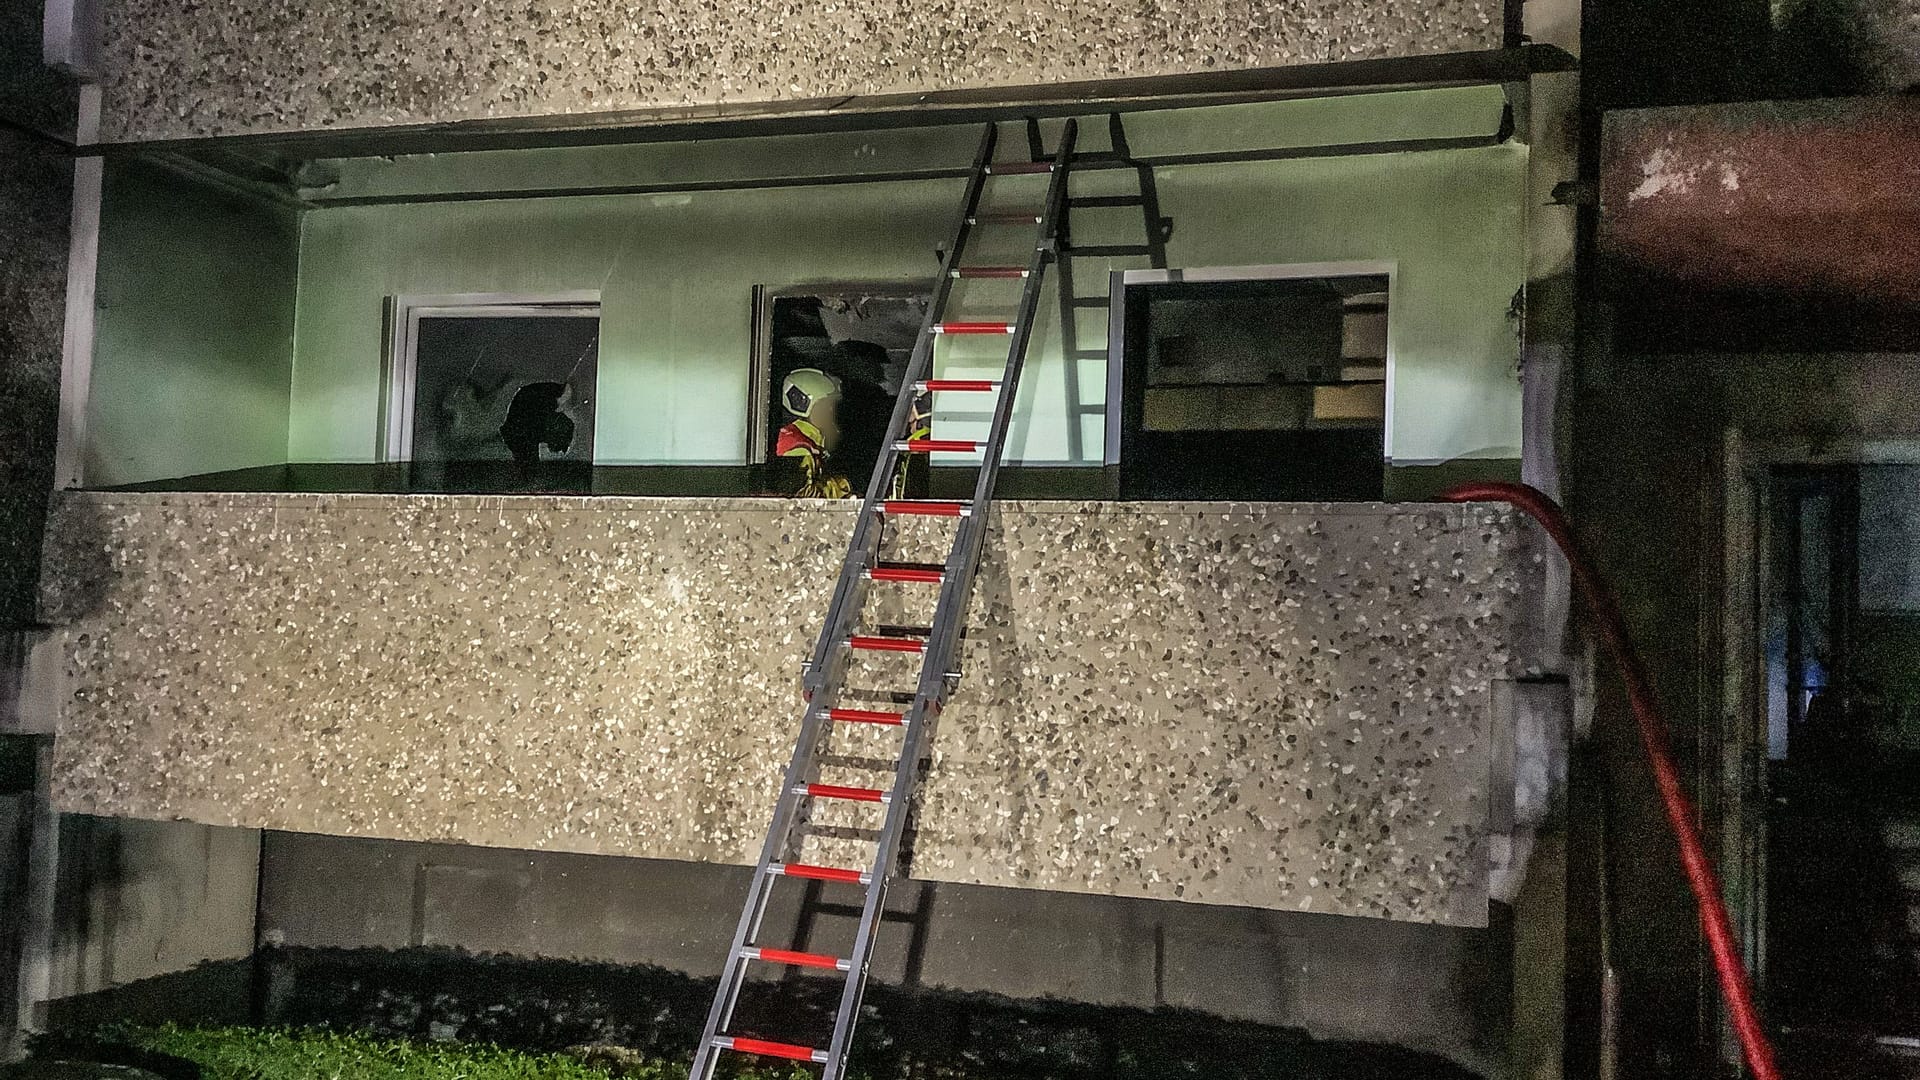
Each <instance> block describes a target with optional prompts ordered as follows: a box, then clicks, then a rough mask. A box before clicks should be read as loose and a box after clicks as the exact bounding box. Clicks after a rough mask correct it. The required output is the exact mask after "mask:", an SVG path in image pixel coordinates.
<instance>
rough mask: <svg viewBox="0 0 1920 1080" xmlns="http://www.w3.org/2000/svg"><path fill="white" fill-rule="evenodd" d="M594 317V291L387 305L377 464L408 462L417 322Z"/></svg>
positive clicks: (440, 296)
mask: <svg viewBox="0 0 1920 1080" xmlns="http://www.w3.org/2000/svg"><path fill="white" fill-rule="evenodd" d="M464 318H474V319H482V318H510V319H528V318H533V319H538V318H572V319H578V318H591V319H595V320H598V319H599V318H600V290H598V289H578V290H573V291H569V292H552V293H432V294H419V295H402V296H394V297H391V298H389V299H388V301H387V357H386V370H385V373H384V381H385V392H384V393H383V394H382V395H381V410H382V414H383V415H382V416H381V418H380V460H381V461H412V460H413V405H414V400H413V399H414V388H415V384H416V382H417V381H418V377H419V368H418V364H419V358H418V356H417V355H416V350H417V349H418V348H419V346H420V320H421V319H464Z"/></svg>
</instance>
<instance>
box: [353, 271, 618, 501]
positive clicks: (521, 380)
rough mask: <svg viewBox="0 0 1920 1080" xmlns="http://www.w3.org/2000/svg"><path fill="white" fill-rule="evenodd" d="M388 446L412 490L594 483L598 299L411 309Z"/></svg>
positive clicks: (563, 487)
mask: <svg viewBox="0 0 1920 1080" xmlns="http://www.w3.org/2000/svg"><path fill="white" fill-rule="evenodd" d="M400 315H401V318H403V319H405V321H406V327H405V332H404V335H403V338H402V346H401V347H402V348H404V350H405V353H406V357H405V359H406V363H405V364H404V365H403V367H402V369H401V371H400V372H399V373H398V374H399V375H400V376H401V379H400V380H398V392H399V393H400V394H401V395H403V396H402V397H400V398H399V399H398V400H396V401H395V402H393V404H392V405H391V406H390V407H391V408H394V409H395V410H396V411H399V412H401V413H402V414H403V417H404V421H405V422H404V424H399V425H396V424H393V423H390V424H389V432H388V452H389V457H391V458H399V459H402V460H406V461H409V462H411V468H410V470H409V473H410V483H411V486H413V487H414V488H415V489H416V490H436V491H573V490H588V489H589V487H590V483H591V479H590V478H591V470H592V465H593V423H594V392H595V385H596V382H597V376H598V365H599V344H600V319H599V312H598V309H597V307H594V306H590V305H579V304H566V305H558V304H555V305H542V304H512V303H506V304H502V303H484V304H481V303H476V304H471V305H459V304H431V305H425V304H423V305H418V306H413V307H410V308H406V309H404V310H403V311H402V312H401V313H400Z"/></svg>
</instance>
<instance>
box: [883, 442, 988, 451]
mask: <svg viewBox="0 0 1920 1080" xmlns="http://www.w3.org/2000/svg"><path fill="white" fill-rule="evenodd" d="M893 448H894V449H895V450H904V451H906V452H907V453H909V454H971V453H973V452H974V451H975V450H978V449H980V444H979V443H977V442H975V441H974V440H972V439H905V440H902V441H900V442H897V443H894V444H893Z"/></svg>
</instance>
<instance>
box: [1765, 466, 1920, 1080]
mask: <svg viewBox="0 0 1920 1080" xmlns="http://www.w3.org/2000/svg"><path fill="white" fill-rule="evenodd" d="M1766 484H1767V492H1766V495H1767V498H1766V503H1765V505H1766V512H1765V520H1764V525H1765V531H1764V535H1765V537H1766V539H1765V541H1764V542H1763V544H1762V547H1761V554H1762V556H1763V558H1764V559H1765V565H1764V568H1763V575H1762V582H1763V586H1762V595H1761V597H1760V600H1761V605H1760V608H1761V623H1760V627H1759V629H1760V636H1761V642H1760V645H1761V649H1760V652H1761V656H1762V662H1763V669H1764V678H1763V686H1762V689H1761V697H1762V701H1761V704H1762V706H1763V708H1764V716H1765V720H1766V727H1765V757H1766V767H1765V775H1766V781H1765V782H1766V794H1767V799H1766V804H1765V808H1764V814H1765V835H1766V844H1765V849H1764V868H1765V869H1764V873H1763V874H1761V875H1760V880H1759V881H1758V882H1756V884H1757V885H1758V886H1759V887H1760V888H1761V889H1763V890H1764V895H1763V898H1762V903H1763V909H1764V911H1765V918H1764V920H1762V925H1763V926H1764V931H1763V940H1762V943H1761V944H1762V950H1763V956H1764V965H1763V969H1764V972H1765V985H1766V996H1767V1007H1768V1012H1769V1016H1770V1019H1771V1020H1772V1022H1773V1023H1774V1024H1775V1025H1777V1026H1778V1028H1779V1029H1780V1030H1781V1031H1782V1033H1783V1044H1784V1047H1785V1050H1786V1052H1787V1054H1788V1055H1789V1057H1790V1058H1791V1059H1792V1060H1794V1061H1795V1062H1797V1063H1798V1064H1799V1065H1800V1066H1801V1067H1802V1068H1803V1069H1809V1070H1813V1071H1815V1072H1818V1073H1822V1074H1828V1073H1831V1074H1834V1075H1839V1074H1842V1073H1844V1074H1845V1075H1851V1076H1858V1077H1876V1076H1889V1077H1891V1076H1911V1075H1914V1074H1915V1073H1916V1072H1920V465H1914V464H1862V463H1834V464H1809V465H1790V466H1789V465H1781V466H1775V467H1773V468H1772V469H1771V470H1770V471H1769V472H1768V475H1767V479H1766ZM1836 1070H1838V1071H1836Z"/></svg>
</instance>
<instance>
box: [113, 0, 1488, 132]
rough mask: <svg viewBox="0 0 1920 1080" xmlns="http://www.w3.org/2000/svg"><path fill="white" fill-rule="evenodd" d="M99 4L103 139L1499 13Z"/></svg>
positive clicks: (1222, 68)
mask: <svg viewBox="0 0 1920 1080" xmlns="http://www.w3.org/2000/svg"><path fill="white" fill-rule="evenodd" d="M1515 6H1516V7H1517V5H1515ZM103 8H104V20H103V22H104V27H103V35H102V37H103V47H102V49H101V57H102V59H101V68H102V70H101V72H100V75H101V81H102V109H103V115H102V118H101V125H100V127H101V138H102V140H103V141H106V142H138V141H154V140H174V139H194V138H208V137H225V136H236V135H274V134H281V135H284V134H290V133H302V132H309V133H310V132H340V131H346V130H354V129H383V128H385V129H398V128H409V127H411V128H419V127H423V126H434V125H449V124H461V123H481V124H502V125H507V126H513V125H529V124H531V125H533V126H544V127H552V126H553V122H554V121H556V120H562V121H564V120H567V119H568V118H571V119H572V120H573V121H576V122H578V121H579V120H580V119H581V118H585V117H606V118H616V119H617V120H619V122H622V123H646V122H654V121H660V120H672V119H679V120H685V121H708V122H712V121H727V120H729V119H732V118H737V117H740V116H747V115H767V114H778V113H785V114H789V115H793V114H804V113H822V112H833V111H844V110H845V109H846V108H847V107H848V106H849V105H857V106H858V108H859V110H860V111H863V112H864V111H878V110H890V109H912V108H916V107H920V106H923V105H926V104H929V103H930V100H929V96H930V95H931V96H934V97H939V96H952V95H957V98H956V99H955V102H954V103H955V104H961V105H964V104H966V103H968V102H969V101H973V102H976V103H977V102H990V101H999V102H1002V103H1006V102H1016V101H1021V100H1031V99H1035V98H1047V97H1053V96H1059V95H1056V94H1053V93H1051V92H1050V91H1049V90H1048V88H1049V87H1058V86H1060V85H1062V84H1085V85H1084V87H1083V88H1082V89H1080V90H1076V91H1074V92H1073V93H1072V94H1071V95H1070V96H1071V97H1073V98H1077V99H1078V100H1080V101H1082V102H1085V101H1088V100H1096V99H1100V100H1104V99H1120V98H1125V97H1128V96H1138V95H1139V94H1141V93H1143V92H1144V93H1160V92H1165V91H1166V90H1167V87H1158V88H1153V87H1140V86H1134V87H1127V86H1120V85H1112V84H1115V83H1123V82H1126V81H1127V80H1141V79H1145V80H1151V79H1156V78H1173V79H1179V78H1184V77H1188V76H1201V77H1206V76H1221V75H1231V74H1232V73H1236V72H1243V71H1266V70H1272V69H1291V68H1300V67H1311V66H1317V65H1332V64H1340V65H1346V64H1351V63H1354V62H1360V63H1366V62H1379V63H1391V62H1393V61H1399V60H1409V59H1421V58H1426V57H1434V56H1441V55H1447V54H1466V53H1490V52H1495V51H1497V50H1499V49H1501V47H1502V45H1503V44H1504V43H1505V41H1506V37H1507V35H1506V32H1505V31H1506V25H1507V11H1508V5H1507V4H1506V3H1503V2H1501V0H1409V2H1406V3H1397V4H1381V3H1373V2H1368V0H1260V2H1257V3H1253V4H1242V3H1230V2H1226V0H1196V2H1187V3H1149V4H1116V3H1111V2H1108V0H1039V2H1032V3H1026V2H1021V3H1016V2H1013V0H976V2H973V3H968V4H965V5H939V4H935V5H925V4H923V5H918V6H904V5H900V4H897V3H890V2H883V0H852V2H851V3H844V4H839V5H834V6H825V7H822V6H814V7H808V6H806V5H795V4H782V3H772V2H767V0H752V2H748V3H742V4H731V5H724V4H723V5H715V4H703V3H695V2H692V0H665V2H663V3H658V4H653V5H650V6H647V7H645V8H644V9H642V8H639V7H636V6H634V5H628V4H586V5H581V4H571V5H567V4H557V3H553V2H551V0H537V2H535V3H531V4H527V3H521V4H508V3H502V2H495V0H482V2H480V3H477V4H465V5H460V6H458V7H452V6H448V5H444V4H414V3H404V2H400V0H369V2H363V3H352V4H348V3H339V2H332V3H301V2H295V0H269V2H264V3H263V2H251V0H211V2H210V3H202V4H179V3H174V2H170V0H128V2H125V3H113V4H106V5H103ZM1410 77H1412V75H1411V73H1409V72H1396V71H1393V70H1381V71H1378V72H1374V73H1372V74H1370V75H1368V76H1367V77H1366V79H1367V81H1371V82H1374V83H1383V82H1390V81H1395V80H1399V81H1403V82H1404V81H1407V80H1408V79H1409V78H1410ZM1432 77H1435V75H1434V73H1427V74H1426V75H1425V76H1422V78H1423V79H1428V78H1432ZM1265 81H1268V80H1254V82H1255V83H1261V82H1265ZM1316 81H1318V80H1316ZM1338 81H1351V80H1346V79H1342V80H1338ZM1231 85H1237V84H1234V83H1231V80H1230V81H1229V83H1226V84H1222V85H1221V86H1219V87H1215V88H1214V89H1215V90H1216V91H1218V90H1219V89H1222V88H1226V87H1230V86H1231ZM1321 85H1326V84H1325V83H1324V82H1322V83H1321ZM1193 89H1196V90H1198V89H1202V88H1201V87H1198V86H1196V87H1194V88H1193ZM563 126H564V125H563Z"/></svg>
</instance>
